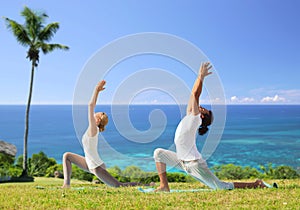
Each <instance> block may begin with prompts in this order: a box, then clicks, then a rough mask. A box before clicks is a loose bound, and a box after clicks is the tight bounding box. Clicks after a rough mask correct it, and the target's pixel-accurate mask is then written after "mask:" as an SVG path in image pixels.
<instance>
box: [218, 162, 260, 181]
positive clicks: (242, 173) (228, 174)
mask: <svg viewBox="0 0 300 210" xmlns="http://www.w3.org/2000/svg"><path fill="white" fill-rule="evenodd" d="M212 170H213V171H214V173H215V175H216V176H217V177H218V178H219V179H249V178H254V177H255V178H257V177H259V176H260V172H259V171H258V170H257V169H255V168H251V167H249V166H247V167H241V166H236V165H233V164H227V165H220V166H214V167H212Z"/></svg>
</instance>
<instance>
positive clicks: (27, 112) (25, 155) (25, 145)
mask: <svg viewBox="0 0 300 210" xmlns="http://www.w3.org/2000/svg"><path fill="white" fill-rule="evenodd" d="M35 63H36V61H35V60H34V59H33V60H32V65H31V78H30V87H29V96H28V101H27V107H26V116H25V131H24V145H23V172H22V175H21V177H28V164H27V153H28V152H27V140H28V131H29V111H30V104H31V97H32V89H33V79H34V67H35Z"/></svg>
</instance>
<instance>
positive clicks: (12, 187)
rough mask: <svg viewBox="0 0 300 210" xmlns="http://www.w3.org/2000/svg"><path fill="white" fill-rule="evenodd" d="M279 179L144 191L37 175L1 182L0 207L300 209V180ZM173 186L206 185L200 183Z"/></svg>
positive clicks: (173, 185) (171, 185) (174, 185)
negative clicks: (264, 185) (65, 185)
mask: <svg viewBox="0 0 300 210" xmlns="http://www.w3.org/2000/svg"><path fill="white" fill-rule="evenodd" d="M251 181H253V180H251ZM273 181H274V180H268V181H267V182H269V183H272V182H273ZM275 181H276V182H277V183H278V184H279V188H278V189H235V190H230V191H228V190H219V191H211V192H185V193H141V192H139V191H138V190H137V188H136V187H128V188H109V187H107V186H105V185H103V184H91V183H90V182H82V181H77V180H72V187H73V188H72V189H60V186H61V185H62V182H63V180H62V179H54V178H35V181H34V182H31V183H5V184H0V209H299V207H300V205H299V203H300V201H299V198H300V180H299V179H297V180H275ZM170 187H171V188H173V189H191V188H199V187H201V188H204V186H203V185H201V184H200V183H198V182H194V183H170Z"/></svg>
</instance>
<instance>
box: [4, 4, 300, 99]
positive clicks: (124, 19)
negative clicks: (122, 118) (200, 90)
mask: <svg viewBox="0 0 300 210" xmlns="http://www.w3.org/2000/svg"><path fill="white" fill-rule="evenodd" d="M0 5H1V6H0V15H1V17H9V18H11V19H14V20H17V21H18V22H20V23H23V19H22V17H20V11H21V10H22V9H23V7H24V6H25V5H26V6H28V7H29V8H31V9H34V10H37V11H45V12H46V13H47V14H48V15H49V18H48V19H47V23H50V22H55V21H58V22H59V23H60V29H59V30H58V32H57V33H56V35H55V37H54V39H53V40H52V42H53V43H61V44H65V45H68V46H69V47H70V50H69V51H67V52H65V51H55V52H53V53H51V54H49V55H46V56H43V55H41V58H40V64H39V67H38V69H37V70H36V73H35V81H34V92H33V98H32V103H33V104H71V103H72V101H73V95H74V88H75V87H76V84H77V81H78V79H79V78H80V75H81V72H82V70H83V69H84V66H85V64H86V63H87V62H88V61H89V59H90V58H91V57H92V56H93V55H94V54H95V53H96V52H97V51H99V49H101V48H103V47H104V46H105V45H107V44H108V43H110V42H112V41H114V40H116V39H119V38H120V37H123V36H127V35H130V34H136V33H142V32H158V33H167V34H172V35H175V36H178V37H180V38H182V39H185V40H187V41H189V42H191V43H192V44H194V45H195V46H197V47H198V48H199V49H201V50H202V51H203V52H204V54H205V55H206V56H207V57H208V58H209V60H210V61H211V62H212V63H213V65H214V68H215V71H217V73H218V75H219V77H220V79H221V81H222V85H223V87H224V91H225V97H226V101H227V103H228V104H245V103H246V104H247V103H250V104H253V103H254V104H283V103H284V104H300V85H299V84H300V83H299V78H300V71H299V70H300V40H299V37H300V25H299V20H300V13H299V10H300V1H298V0H287V1H283V0H226V1H224V0H211V1H208V0H207V1H202V0H198V1H196V0H194V1H178V0H177V1H176V0H173V1H171V0H169V1H138V0H136V1H132V0H129V1H121V0H120V1H100V0H90V1H79V0H72V1H67V0H66V1H58V0H51V1H50V0H44V1H33V0H32V1H29V0H28V1H20V0H14V1H3V2H1V3H0ZM26 50H27V49H26V48H24V47H22V46H20V45H19V44H18V43H17V42H16V40H15V38H14V37H13V35H12V34H11V32H9V31H8V30H7V29H6V25H5V23H4V20H3V19H2V20H1V23H0V57H1V64H0V66H1V69H0V90H1V97H0V104H26V102H27V96H28V89H29V79H30V63H29V61H28V60H26ZM139 58H140V60H139ZM145 61H146V62H145ZM199 64H200V63H199ZM120 65H121V66H122V65H123V69H125V70H122V71H121V70H118V69H120V68H117V67H116V68H115V69H114V71H115V72H114V71H113V70H112V74H111V75H108V76H107V78H104V79H106V80H107V91H106V93H103V97H102V98H101V100H102V101H103V102H104V103H110V102H111V94H113V90H115V89H116V88H117V87H118V86H119V83H120V82H122V80H124V79H126V78H128V77H129V76H130V75H132V74H134V73H135V72H137V71H139V70H141V69H146V68H153V67H155V68H160V69H165V71H167V72H170V73H172V74H175V75H178V76H179V77H180V78H181V79H182V80H183V82H184V83H185V84H186V85H187V86H188V87H189V88H191V86H192V84H193V80H194V79H195V75H189V74H183V75H184V76H180V74H178V72H179V71H180V69H181V68H182V70H181V71H184V70H183V69H184V68H185V67H184V66H182V65H180V64H177V63H176V62H174V61H169V60H168V59H164V58H162V57H160V56H148V57H147V56H146V57H143V56H140V57H139V56H137V57H135V58H133V60H132V61H130V60H129V61H127V62H126V61H124V64H120ZM100 79H101V78H100ZM142 82H143V81H136V83H137V84H138V83H142ZM137 84H135V85H137ZM91 85H94V84H91ZM170 85H173V86H176V84H175V85H174V84H170ZM89 94H90V93H89ZM128 94H129V93H128ZM178 94H183V93H178ZM203 101H207V102H208V103H209V99H208V98H207V96H206V95H204V96H203ZM134 102H135V103H147V104H149V103H173V102H174V99H172V98H171V97H170V96H169V95H167V94H165V93H163V92H162V91H157V90H156V91H155V90H149V91H146V92H144V93H140V94H139V95H137V96H136V97H135V99H134Z"/></svg>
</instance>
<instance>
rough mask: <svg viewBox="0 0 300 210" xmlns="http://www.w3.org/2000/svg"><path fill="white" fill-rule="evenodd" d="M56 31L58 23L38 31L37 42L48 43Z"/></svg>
mask: <svg viewBox="0 0 300 210" xmlns="http://www.w3.org/2000/svg"><path fill="white" fill-rule="evenodd" d="M58 29H59V23H57V22H54V23H50V24H48V25H47V26H46V27H44V28H43V29H42V30H41V31H40V33H39V35H38V40H39V41H42V42H43V41H50V40H51V39H52V37H53V36H54V34H55V33H56V31H57V30H58Z"/></svg>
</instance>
